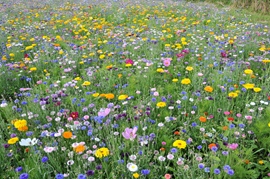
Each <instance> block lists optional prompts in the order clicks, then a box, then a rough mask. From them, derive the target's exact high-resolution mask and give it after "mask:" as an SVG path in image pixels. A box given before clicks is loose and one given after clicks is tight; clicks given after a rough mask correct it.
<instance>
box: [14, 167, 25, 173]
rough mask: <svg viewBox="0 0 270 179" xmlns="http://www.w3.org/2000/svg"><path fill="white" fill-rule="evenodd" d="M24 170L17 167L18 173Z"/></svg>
mask: <svg viewBox="0 0 270 179" xmlns="http://www.w3.org/2000/svg"><path fill="white" fill-rule="evenodd" d="M22 170H23V168H22V167H17V168H16V169H15V171H16V172H21V171H22Z"/></svg>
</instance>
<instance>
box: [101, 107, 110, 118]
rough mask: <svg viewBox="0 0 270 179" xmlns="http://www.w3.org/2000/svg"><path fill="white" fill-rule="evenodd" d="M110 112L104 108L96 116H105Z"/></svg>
mask: <svg viewBox="0 0 270 179" xmlns="http://www.w3.org/2000/svg"><path fill="white" fill-rule="evenodd" d="M110 112H111V109H110V108H106V109H100V111H99V112H98V116H103V117H105V116H107V115H108V114H109V113H110Z"/></svg>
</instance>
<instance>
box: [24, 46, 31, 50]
mask: <svg viewBox="0 0 270 179" xmlns="http://www.w3.org/2000/svg"><path fill="white" fill-rule="evenodd" d="M32 49H33V46H27V47H25V50H32Z"/></svg>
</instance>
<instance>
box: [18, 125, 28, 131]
mask: <svg viewBox="0 0 270 179" xmlns="http://www.w3.org/2000/svg"><path fill="white" fill-rule="evenodd" d="M18 131H22V132H25V131H28V126H23V127H19V128H18Z"/></svg>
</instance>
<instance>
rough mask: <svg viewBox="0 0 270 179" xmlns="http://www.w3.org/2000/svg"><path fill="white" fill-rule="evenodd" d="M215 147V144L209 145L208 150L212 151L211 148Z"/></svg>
mask: <svg viewBox="0 0 270 179" xmlns="http://www.w3.org/2000/svg"><path fill="white" fill-rule="evenodd" d="M216 146H217V145H216V144H215V143H211V144H209V145H208V148H209V149H212V147H216Z"/></svg>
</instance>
